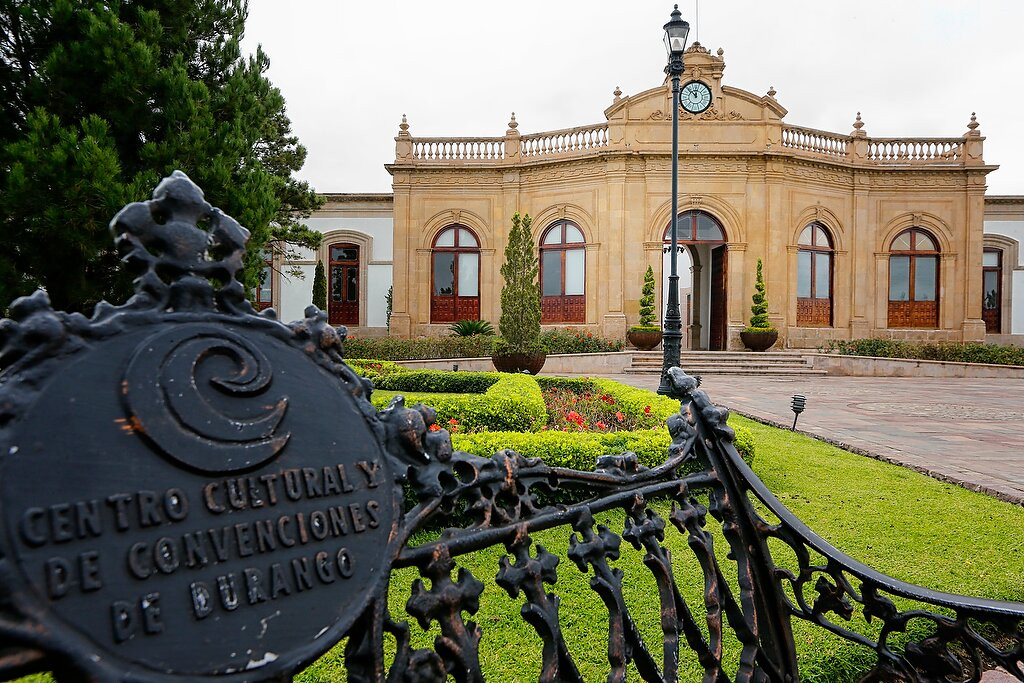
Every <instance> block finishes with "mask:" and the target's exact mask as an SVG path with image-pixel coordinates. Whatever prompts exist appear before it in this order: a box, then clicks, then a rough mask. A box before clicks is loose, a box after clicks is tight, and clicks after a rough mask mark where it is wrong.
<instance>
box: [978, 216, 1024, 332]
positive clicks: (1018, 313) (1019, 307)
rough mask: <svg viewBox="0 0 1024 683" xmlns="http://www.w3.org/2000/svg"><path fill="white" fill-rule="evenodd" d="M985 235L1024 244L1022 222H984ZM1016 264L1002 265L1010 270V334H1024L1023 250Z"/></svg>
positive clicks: (1018, 254)
mask: <svg viewBox="0 0 1024 683" xmlns="http://www.w3.org/2000/svg"><path fill="white" fill-rule="evenodd" d="M985 234H986V235H1003V236H1004V237H1009V238H1010V239H1013V240H1017V242H1020V243H1022V244H1024V221H993V220H987V221H985ZM1017 259H1018V262H1017V263H1004V264H1003V267H1004V268H1012V269H1013V273H1011V277H1012V282H1013V288H1012V291H1011V292H1010V296H1011V299H1010V301H1011V306H1012V308H1011V311H1010V334H1024V270H1022V269H1021V268H1024V249H1021V250H1019V251H1018V252H1017Z"/></svg>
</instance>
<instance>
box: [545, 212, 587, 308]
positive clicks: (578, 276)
mask: <svg viewBox="0 0 1024 683" xmlns="http://www.w3.org/2000/svg"><path fill="white" fill-rule="evenodd" d="M540 281H541V305H540V311H541V320H540V321H541V322H542V323H545V324H548V323H584V322H586V320H587V303H586V246H585V244H584V241H583V233H582V232H581V231H580V229H579V227H578V226H577V225H576V224H575V223H572V222H571V221H559V222H557V223H555V224H554V225H552V226H550V227H548V229H547V230H545V231H544V234H543V235H541V239H540Z"/></svg>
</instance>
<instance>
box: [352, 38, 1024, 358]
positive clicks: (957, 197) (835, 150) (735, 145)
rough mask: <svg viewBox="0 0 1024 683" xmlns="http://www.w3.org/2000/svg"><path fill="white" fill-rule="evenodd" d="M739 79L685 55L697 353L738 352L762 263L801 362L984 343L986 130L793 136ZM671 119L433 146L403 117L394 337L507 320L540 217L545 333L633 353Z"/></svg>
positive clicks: (667, 114)
mask: <svg viewBox="0 0 1024 683" xmlns="http://www.w3.org/2000/svg"><path fill="white" fill-rule="evenodd" d="M724 71H725V61H724V55H723V52H722V50H719V51H718V52H717V54H712V53H711V52H710V51H708V50H707V49H705V48H703V47H702V46H700V45H699V44H694V45H693V46H691V47H690V48H689V49H688V50H687V53H686V73H685V74H684V76H683V80H682V83H683V87H684V92H686V93H689V94H690V95H691V97H690V99H688V100H685V101H684V106H682V107H680V132H679V137H680V145H679V148H680V158H679V168H680V175H679V188H680V189H679V211H680V232H679V234H680V241H681V243H682V247H681V249H680V251H681V253H680V266H681V268H680V270H681V273H682V274H683V281H682V286H683V287H684V288H685V287H689V288H690V297H689V299H690V302H691V304H690V306H691V310H690V311H689V312H684V313H683V318H684V320H685V319H689V320H690V321H691V326H690V330H689V333H690V334H689V345H690V346H691V347H693V348H710V349H722V348H739V347H740V342H739V332H740V330H741V329H742V328H743V327H744V325H745V323H746V320H747V318H748V317H749V306H750V296H751V294H752V293H753V286H754V274H755V269H756V262H757V260H758V259H762V260H763V262H764V274H765V278H766V282H767V286H768V296H769V301H770V316H771V319H772V321H773V323H774V324H775V325H776V327H778V328H779V331H780V338H781V340H782V343H783V344H784V345H785V346H788V347H793V348H805V347H814V346H817V345H820V344H822V343H823V342H825V341H827V340H829V339H847V338H859V337H878V336H880V337H899V338H909V339H943V340H965V341H966V340H982V339H984V338H985V334H986V322H985V320H983V318H982V304H983V293H982V283H983V282H982V281H983V278H982V260H983V226H984V214H985V209H986V205H985V176H986V175H987V174H988V173H989V172H991V171H993V170H994V169H995V168H996V166H992V165H986V163H985V161H984V159H983V156H982V145H983V140H984V138H983V137H982V136H981V132H980V130H979V127H978V123H977V122H976V121H975V120H974V117H973V116H972V117H971V120H970V123H969V124H968V125H967V130H966V132H965V133H964V134H963V135H960V136H957V137H949V138H898V139H896V138H873V137H870V136H869V135H868V133H867V129H866V127H865V125H864V123H863V122H861V120H860V117H859V115H858V117H857V120H856V121H855V122H854V123H853V129H852V130H851V132H850V133H830V132H825V131H819V130H812V129H808V128H803V127H800V126H796V125H791V124H790V123H787V122H785V121H784V119H785V118H786V117H787V111H786V109H785V108H784V107H783V105H782V104H781V103H780V102H779V101H778V100H777V99H776V98H775V94H776V93H775V92H774V91H773V90H769V91H768V92H767V93H766V94H765V95H754V94H752V93H749V92H746V91H744V90H740V89H738V88H734V87H731V86H729V85H727V84H726V83H725V81H724V78H723V75H724ZM687 86H690V87H689V89H688V90H687V89H686V88H687ZM671 106H672V102H671V92H670V87H669V85H668V83H667V82H666V83H664V84H662V85H660V86H658V87H655V88H652V89H650V90H646V91H644V92H641V93H637V94H635V95H630V96H625V95H623V94H622V93H620V92H619V91H618V90H616V92H615V94H614V99H613V100H612V102H611V104H610V106H609V107H608V108H607V109H606V110H605V111H604V119H605V120H604V121H602V122H601V123H598V124H594V125H588V126H582V127H577V128H570V129H565V130H559V131H551V132H546V133H537V134H526V133H521V132H520V131H519V128H518V124H517V123H516V121H515V117H514V116H513V118H512V121H510V122H509V124H508V130H507V131H506V132H505V135H504V136H502V137H492V138H467V137H444V138H422V137H415V136H413V135H412V134H411V133H410V130H409V125H408V124H407V123H406V122H405V121H404V120H403V123H402V125H401V127H400V132H399V134H398V137H396V138H395V140H396V148H395V149H396V153H395V160H394V162H393V163H391V164H388V165H387V168H388V170H389V171H390V172H391V174H392V176H393V188H394V193H393V202H394V204H393V221H394V227H393V237H394V241H393V264H394V266H393V271H392V277H393V284H394V303H393V306H394V310H393V314H392V318H391V333H392V334H398V335H402V336H418V335H427V334H434V333H438V332H441V331H443V330H444V329H445V328H446V327H447V325H448V324H449V323H450V322H451V321H453V320H456V319H462V318H475V317H480V318H484V319H487V320H490V321H492V322H495V323H496V322H497V320H498V318H499V316H500V293H501V285H502V281H501V276H500V274H499V268H500V266H501V263H502V259H503V249H504V245H505V241H506V236H507V233H508V230H509V226H510V223H511V218H512V215H513V213H515V212H516V211H518V212H520V213H524V214H526V213H528V214H530V216H531V217H532V218H533V225H532V229H533V231H534V235H535V239H536V240H537V244H538V246H539V249H540V257H541V266H542V274H541V277H542V289H543V294H544V296H543V317H544V323H545V324H549V325H557V326H574V327H581V328H586V329H588V330H592V331H594V332H595V333H600V334H602V335H604V336H608V337H618V338H621V337H622V336H623V335H624V334H625V331H626V328H627V327H628V326H629V325H631V324H635V323H636V322H637V310H638V300H639V298H640V289H641V285H642V280H643V272H644V270H645V269H646V268H647V267H648V266H651V267H653V269H654V271H655V273H658V274H661V275H662V276H664V270H665V269H666V265H665V264H667V257H666V251H667V247H666V237H667V232H666V231H667V229H668V228H669V226H670V223H671V218H672V210H671V206H670V187H671V186H670V168H671V139H672V137H671V134H672V130H671V121H672V110H671ZM1014 265H1016V264H1014ZM688 276H689V277H688ZM659 297H662V298H663V293H662V292H659ZM685 302H686V299H685V298H684V299H683V303H684V304H685ZM369 305H371V306H373V305H376V302H370V303H369ZM687 313H689V318H688V315H687ZM1005 332H1009V330H1008V329H1007V330H1005Z"/></svg>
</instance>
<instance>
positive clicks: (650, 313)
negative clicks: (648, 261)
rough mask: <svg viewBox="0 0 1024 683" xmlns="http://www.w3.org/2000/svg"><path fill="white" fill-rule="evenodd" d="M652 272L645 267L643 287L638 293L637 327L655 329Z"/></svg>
mask: <svg viewBox="0 0 1024 683" xmlns="http://www.w3.org/2000/svg"><path fill="white" fill-rule="evenodd" d="M654 320H655V318H654V270H653V269H652V268H651V267H650V266H647V272H646V273H644V286H643V289H642V290H641V292H640V324H639V325H637V327H652V328H653V327H655V325H654Z"/></svg>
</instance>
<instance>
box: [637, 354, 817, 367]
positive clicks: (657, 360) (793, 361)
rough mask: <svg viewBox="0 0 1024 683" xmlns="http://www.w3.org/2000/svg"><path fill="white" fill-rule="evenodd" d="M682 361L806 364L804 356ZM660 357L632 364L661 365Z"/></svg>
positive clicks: (687, 358) (685, 358)
mask: <svg viewBox="0 0 1024 683" xmlns="http://www.w3.org/2000/svg"><path fill="white" fill-rule="evenodd" d="M679 360H680V362H682V363H706V364H708V365H713V364H715V363H719V364H722V365H729V364H730V363H759V364H761V365H807V360H806V359H805V358H770V359H769V358H750V357H746V358H703V357H701V358H694V357H691V356H681V357H680V358H679ZM661 362H662V359H661V358H634V359H633V363H632V364H633V365H661Z"/></svg>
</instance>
